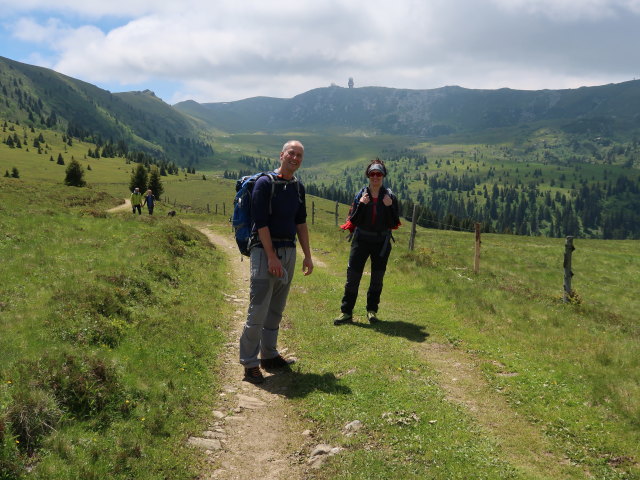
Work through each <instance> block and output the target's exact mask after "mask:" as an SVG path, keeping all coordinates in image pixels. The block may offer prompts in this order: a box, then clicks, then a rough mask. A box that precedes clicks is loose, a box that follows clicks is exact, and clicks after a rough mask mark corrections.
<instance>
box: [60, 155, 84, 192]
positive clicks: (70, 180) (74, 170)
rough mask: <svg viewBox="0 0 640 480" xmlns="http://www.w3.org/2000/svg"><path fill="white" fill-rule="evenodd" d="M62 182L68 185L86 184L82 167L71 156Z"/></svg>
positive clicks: (79, 185) (80, 185)
mask: <svg viewBox="0 0 640 480" xmlns="http://www.w3.org/2000/svg"><path fill="white" fill-rule="evenodd" d="M64 184H65V185H68V186H70V187H84V186H85V185H86V184H87V182H85V180H84V169H83V168H82V165H80V162H78V161H77V160H76V159H75V158H72V159H71V161H70V162H69V165H68V166H67V169H66V176H65V178H64Z"/></svg>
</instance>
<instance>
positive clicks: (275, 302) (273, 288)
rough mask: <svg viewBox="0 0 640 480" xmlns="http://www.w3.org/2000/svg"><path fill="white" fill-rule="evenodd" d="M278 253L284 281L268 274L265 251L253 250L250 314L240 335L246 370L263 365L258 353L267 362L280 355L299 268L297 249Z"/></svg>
mask: <svg viewBox="0 0 640 480" xmlns="http://www.w3.org/2000/svg"><path fill="white" fill-rule="evenodd" d="M276 252H277V254H278V257H280V261H281V262H282V268H283V269H284V271H285V275H284V276H283V277H281V278H278V277H275V276H273V275H271V274H270V273H269V268H268V261H267V255H266V254H265V252H264V249H262V248H252V249H251V256H250V259H251V267H250V268H251V285H250V292H249V311H248V313H247V323H245V325H244V329H243V330H242V335H241V336H240V363H241V364H242V365H244V366H245V368H251V367H257V366H258V365H259V364H260V361H259V360H258V354H260V358H264V359H267V358H274V357H277V356H278V349H277V348H276V345H277V343H278V330H279V328H280V320H282V312H283V311H284V307H285V305H286V304H287V296H288V295H289V288H290V287H291V280H292V278H293V273H294V270H295V266H296V249H295V247H281V248H278V249H277V250H276Z"/></svg>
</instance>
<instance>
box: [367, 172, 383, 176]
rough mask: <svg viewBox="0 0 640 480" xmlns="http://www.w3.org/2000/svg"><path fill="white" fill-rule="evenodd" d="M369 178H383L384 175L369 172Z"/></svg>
mask: <svg viewBox="0 0 640 480" xmlns="http://www.w3.org/2000/svg"><path fill="white" fill-rule="evenodd" d="M369 176H370V177H384V175H383V174H382V172H370V173H369Z"/></svg>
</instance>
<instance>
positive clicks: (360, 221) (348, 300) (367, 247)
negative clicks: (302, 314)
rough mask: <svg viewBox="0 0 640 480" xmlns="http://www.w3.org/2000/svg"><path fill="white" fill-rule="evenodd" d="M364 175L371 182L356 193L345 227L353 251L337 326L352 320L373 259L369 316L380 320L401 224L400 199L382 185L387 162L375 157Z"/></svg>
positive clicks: (368, 302) (385, 174)
mask: <svg viewBox="0 0 640 480" xmlns="http://www.w3.org/2000/svg"><path fill="white" fill-rule="evenodd" d="M365 175H366V177H367V178H368V179H369V185H367V186H365V187H364V188H363V189H362V190H360V192H358V193H357V194H356V196H355V199H354V201H353V204H352V205H351V209H350V210H349V215H348V216H347V222H346V223H345V224H344V225H341V226H340V228H342V229H343V230H349V231H350V232H351V234H350V237H351V252H350V253H349V264H348V265H347V281H346V283H345V286H344V296H343V297H342V305H341V307H340V311H341V312H342V314H341V315H340V316H339V317H337V318H336V319H334V321H333V324H334V325H344V324H347V323H353V308H354V306H355V304H356V299H357V298H358V288H359V287H360V280H361V279H362V272H363V271H364V265H365V263H366V261H367V259H369V258H370V259H371V281H370V283H369V290H368V291H367V319H368V320H369V322H370V323H375V322H378V321H379V319H378V304H379V303H380V294H381V293H382V280H383V278H384V274H385V271H386V269H387V261H388V260H389V254H390V253H391V240H392V239H393V237H392V235H391V231H392V230H395V229H396V228H398V227H399V226H400V217H399V214H398V201H397V199H396V197H395V195H394V194H393V193H392V192H391V190H389V189H388V188H387V187H385V186H384V185H383V181H384V178H385V177H386V176H387V169H386V167H385V166H384V162H383V161H382V160H380V159H379V158H376V159H374V160H372V161H371V163H369V165H367V168H366V170H365Z"/></svg>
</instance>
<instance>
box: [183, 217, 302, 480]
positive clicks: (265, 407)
mask: <svg viewBox="0 0 640 480" xmlns="http://www.w3.org/2000/svg"><path fill="white" fill-rule="evenodd" d="M199 230H200V231H201V232H202V233H204V234H205V235H206V236H207V238H209V240H210V241H211V243H213V244H214V245H215V246H216V247H218V248H220V249H221V250H222V251H223V252H225V254H226V255H227V258H228V259H229V263H230V266H231V270H230V271H229V272H227V275H229V276H230V277H231V282H232V284H233V285H234V286H235V288H233V289H232V294H230V295H225V298H226V300H227V301H228V302H230V303H231V304H233V305H234V306H235V307H236V308H235V311H234V313H233V322H232V323H233V326H232V328H231V330H230V332H229V334H228V339H227V340H228V341H227V344H226V348H225V351H224V358H223V359H222V365H221V371H220V375H221V385H222V392H221V393H220V402H219V404H218V405H217V406H215V410H213V412H212V418H211V420H210V425H209V426H208V430H206V431H204V432H202V435H201V436H200V437H191V438H190V439H189V443H191V444H193V445H195V446H199V447H201V448H204V449H205V451H206V453H207V454H208V458H209V462H208V463H209V468H207V469H206V470H207V471H205V472H202V473H201V476H200V477H199V478H200V479H203V480H204V479H224V480H246V479H250V478H260V479H264V480H277V479H287V480H296V479H301V478H304V472H305V470H306V469H307V468H309V465H308V464H307V461H308V458H307V457H308V456H309V452H311V449H312V448H313V445H314V443H313V438H312V437H313V434H312V432H311V431H309V430H306V428H307V427H305V426H304V425H303V422H302V421H301V420H300V419H299V418H297V416H296V415H295V414H294V413H293V411H292V409H291V407H290V405H289V404H288V402H287V399H286V398H285V396H284V395H283V392H286V390H287V380H286V376H287V375H286V373H284V374H282V373H279V374H278V373H276V374H275V375H272V374H269V373H267V372H263V373H264V375H265V378H266V382H265V383H264V384H261V385H253V384H250V383H248V382H244V381H243V380H242V375H243V369H242V366H241V365H240V364H239V361H238V341H239V338H240V333H241V331H242V328H243V326H244V322H245V320H246V312H247V308H248V300H249V262H248V260H247V259H245V260H244V261H241V259H242V256H241V255H240V254H239V252H238V247H237V245H236V244H235V242H234V240H233V238H232V237H231V236H224V235H219V234H216V233H214V232H212V231H210V230H208V229H206V228H199ZM280 351H281V352H282V353H283V354H284V355H285V356H293V357H294V358H295V356H294V355H293V354H292V352H287V350H286V348H282V349H281V350H280ZM278 376H280V377H281V378H278Z"/></svg>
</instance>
